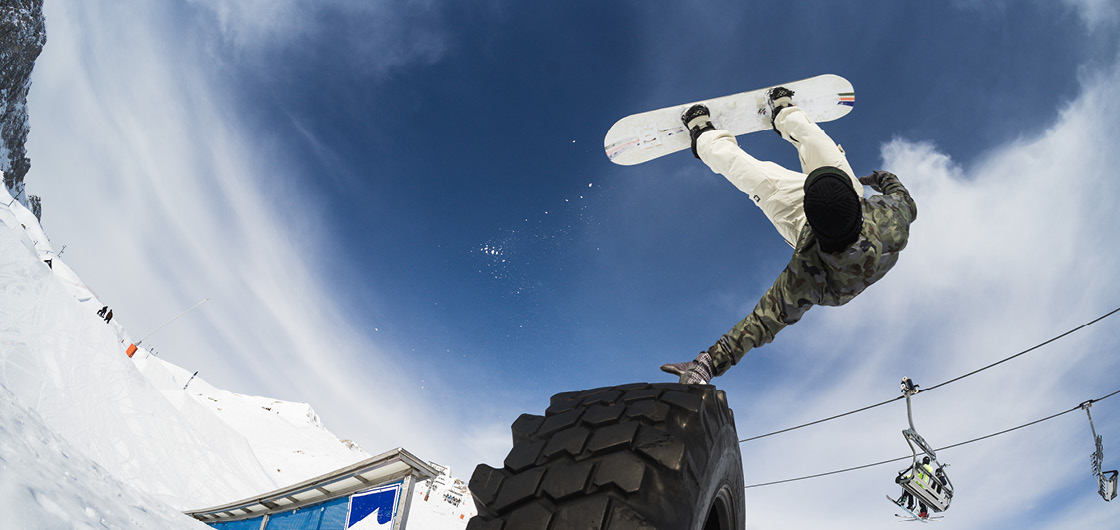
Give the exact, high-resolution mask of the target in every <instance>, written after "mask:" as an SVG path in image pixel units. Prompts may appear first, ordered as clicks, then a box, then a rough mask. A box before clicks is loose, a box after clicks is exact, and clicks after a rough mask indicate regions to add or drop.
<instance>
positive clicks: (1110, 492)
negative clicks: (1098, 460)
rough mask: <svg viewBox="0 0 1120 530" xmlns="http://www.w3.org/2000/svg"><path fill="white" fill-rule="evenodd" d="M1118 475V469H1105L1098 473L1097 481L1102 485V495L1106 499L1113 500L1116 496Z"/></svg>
mask: <svg viewBox="0 0 1120 530" xmlns="http://www.w3.org/2000/svg"><path fill="white" fill-rule="evenodd" d="M1116 476H1117V471H1116V470H1115V469H1113V470H1112V471H1103V472H1101V474H1100V475H1097V482H1098V485H1099V487H1100V494H1101V497H1103V498H1104V500H1106V501H1111V500H1112V499H1115V498H1116Z"/></svg>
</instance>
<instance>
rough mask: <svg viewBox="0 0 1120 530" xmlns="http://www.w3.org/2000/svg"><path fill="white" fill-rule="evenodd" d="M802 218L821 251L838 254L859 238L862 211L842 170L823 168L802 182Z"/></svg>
mask: <svg viewBox="0 0 1120 530" xmlns="http://www.w3.org/2000/svg"><path fill="white" fill-rule="evenodd" d="M805 219H806V220H807V221H808V222H809V228H810V229H812V230H813V234H815V235H816V236H817V240H818V241H820V244H821V250H823V251H825V252H839V251H841V250H844V249H845V248H847V247H848V245H851V244H852V243H855V242H856V240H857V239H859V233H860V230H862V228H863V208H862V207H861V205H860V202H859V195H857V194H856V190H855V188H854V187H852V180H851V179H850V178H849V177H848V176H847V175H846V174H845V173H844V171H843V170H841V169H840V168H836V167H831V166H825V167H822V168H818V169H816V170H814V171H813V172H812V173H809V176H808V177H807V178H806V179H805Z"/></svg>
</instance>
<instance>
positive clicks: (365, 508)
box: [346, 482, 403, 530]
mask: <svg viewBox="0 0 1120 530" xmlns="http://www.w3.org/2000/svg"><path fill="white" fill-rule="evenodd" d="M402 485H403V482H396V483H394V484H389V485H387V486H380V487H377V488H374V489H371V490H368V491H363V492H361V493H355V494H354V495H352V496H351V497H350V511H349V513H348V514H347V516H346V528H347V529H348V530H350V529H352V530H392V528H393V523H395V522H396V515H397V508H398V505H399V504H400V499H401V493H402V488H401V486H402Z"/></svg>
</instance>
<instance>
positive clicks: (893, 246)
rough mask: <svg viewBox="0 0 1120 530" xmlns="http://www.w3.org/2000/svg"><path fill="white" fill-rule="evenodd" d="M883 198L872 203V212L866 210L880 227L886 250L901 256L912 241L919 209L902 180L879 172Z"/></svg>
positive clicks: (879, 184) (877, 189)
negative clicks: (900, 252) (911, 230)
mask: <svg viewBox="0 0 1120 530" xmlns="http://www.w3.org/2000/svg"><path fill="white" fill-rule="evenodd" d="M874 176H875V177H877V181H878V182H877V185H876V186H873V188H875V190H876V191H879V192H881V193H882V195H880V196H876V197H872V198H870V199H868V203H870V204H871V205H872V208H870V209H867V210H865V214H866V215H870V216H871V221H872V222H873V223H874V224H875V225H876V226H878V227H879V230H880V237H881V239H882V242H883V250H884V251H886V252H898V251H901V250H902V249H904V248H906V243H907V241H908V240H909V238H910V224H911V223H913V222H914V220H915V219H917V218H918V205H917V204H916V203H915V202H914V199H913V197H911V196H910V192H909V191H907V189H906V187H905V186H903V185H902V182H900V181H899V180H898V177H897V176H896V175H894V174H893V173H889V172H886V171H876V172H875V173H874Z"/></svg>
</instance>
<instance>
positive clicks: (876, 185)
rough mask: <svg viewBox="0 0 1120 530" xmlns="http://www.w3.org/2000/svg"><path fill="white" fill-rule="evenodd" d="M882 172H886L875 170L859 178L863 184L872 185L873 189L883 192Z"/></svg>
mask: <svg viewBox="0 0 1120 530" xmlns="http://www.w3.org/2000/svg"><path fill="white" fill-rule="evenodd" d="M881 173H885V172H884V171H873V172H872V173H871V174H870V175H868V176H866V177H860V178H859V183H860V184H863V185H864V186H871V189H873V190H875V191H876V192H879V193H883V189H882V188H881V187H880V177H881Z"/></svg>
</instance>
